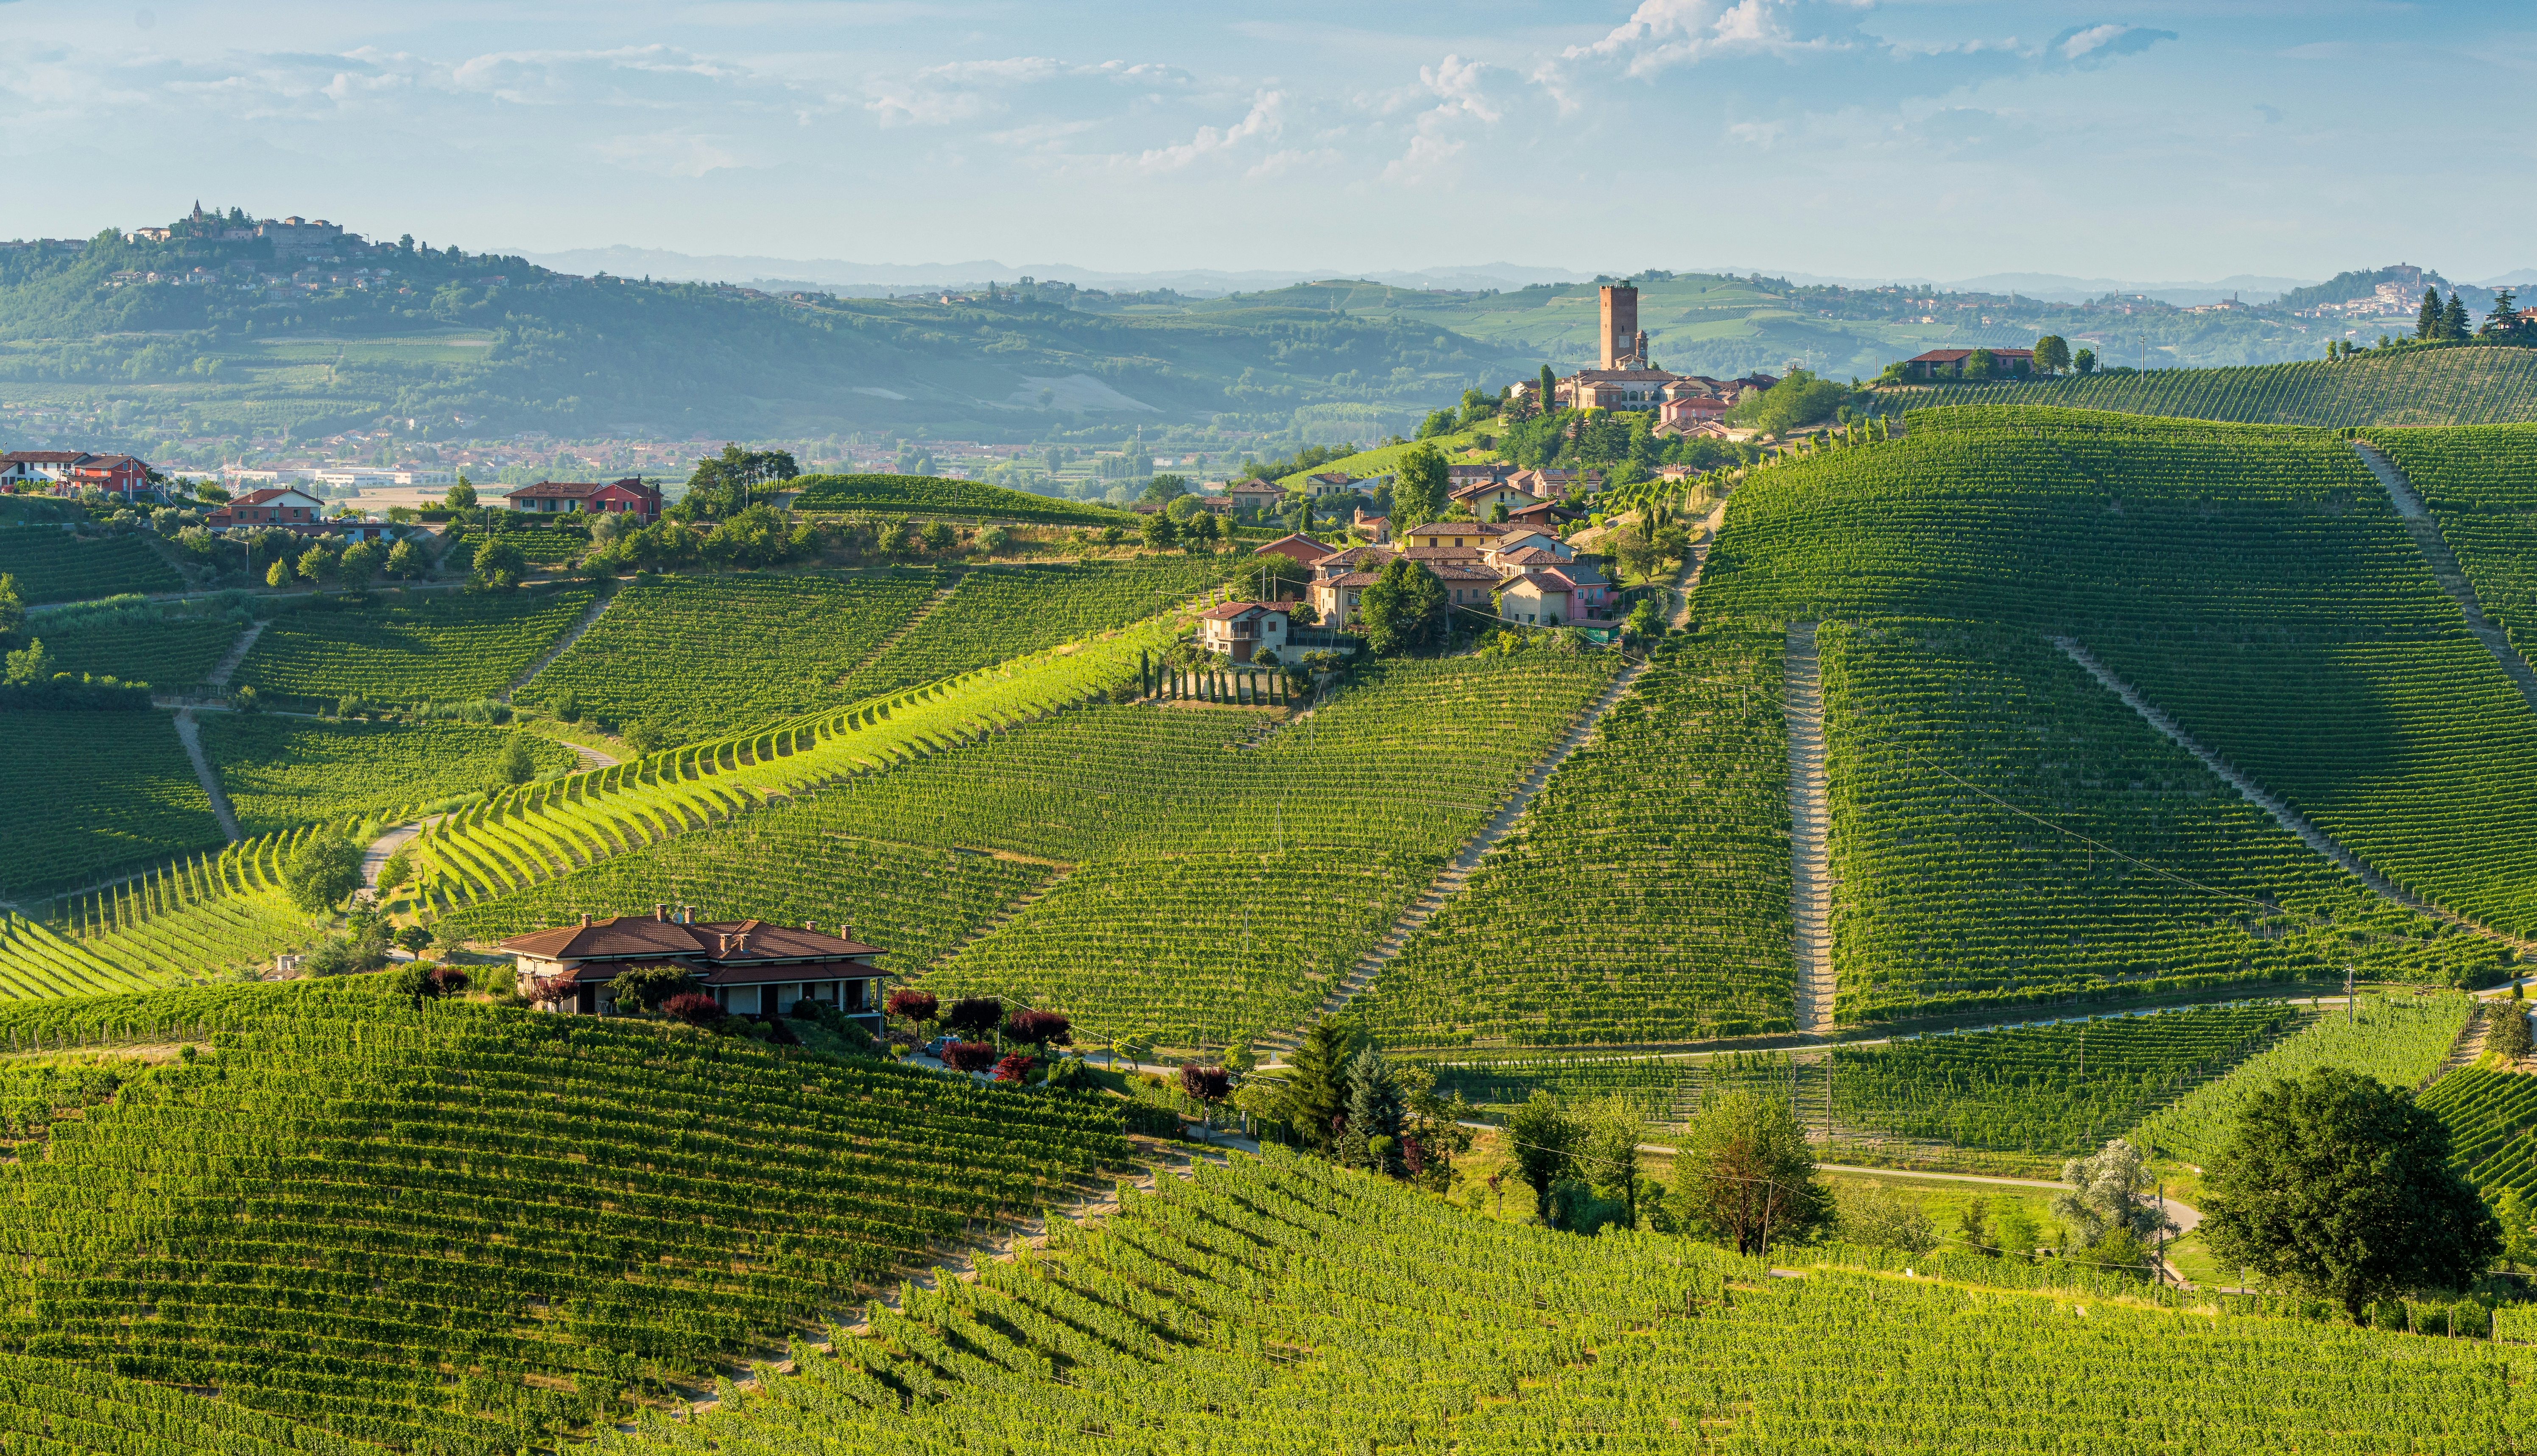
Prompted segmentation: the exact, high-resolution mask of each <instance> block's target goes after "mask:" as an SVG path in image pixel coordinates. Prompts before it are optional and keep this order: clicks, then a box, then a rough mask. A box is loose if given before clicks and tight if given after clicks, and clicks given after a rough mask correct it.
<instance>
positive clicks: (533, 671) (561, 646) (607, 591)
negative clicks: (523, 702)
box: [497, 578, 617, 767]
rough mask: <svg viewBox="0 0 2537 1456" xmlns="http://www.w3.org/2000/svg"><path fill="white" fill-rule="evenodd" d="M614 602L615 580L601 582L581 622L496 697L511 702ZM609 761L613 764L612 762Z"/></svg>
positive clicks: (557, 639)
mask: <svg viewBox="0 0 2537 1456" xmlns="http://www.w3.org/2000/svg"><path fill="white" fill-rule="evenodd" d="M616 600H617V586H616V581H615V579H614V578H611V579H609V580H607V581H604V582H602V583H601V584H600V588H599V598H598V600H597V601H593V602H591V603H590V609H589V610H587V611H584V612H583V613H582V614H581V620H580V621H577V622H575V623H573V624H572V625H571V626H570V627H567V628H565V629H564V634H563V635H562V636H561V637H558V638H556V639H555V640H554V645H553V646H552V647H550V648H548V649H547V650H546V651H545V652H543V653H540V654H539V655H538V660H537V661H536V662H534V663H531V664H530V665H529V670H527V671H526V672H523V673H521V674H520V675H519V676H517V677H514V678H512V679H511V684H510V686H508V687H505V688H503V689H502V691H501V692H500V693H499V694H498V695H497V696H499V697H500V699H501V700H502V701H503V702H505V703H507V702H509V701H511V694H513V693H515V692H518V691H519V690H520V689H522V688H524V687H527V686H528V685H529V684H530V682H532V681H533V680H535V679H536V677H537V675H538V674H539V673H541V672H544V671H545V670H547V668H548V667H549V666H551V665H553V663H554V660H555V659H557V658H559V657H562V656H563V655H564V653H565V651H566V650H567V649H569V648H570V647H571V646H572V645H573V644H574V643H576V642H579V641H580V640H581V634H583V633H584V632H587V631H589V630H590V629H591V628H592V627H594V626H596V625H598V622H599V618H600V616H601V615H602V614H603V613H605V612H606V611H607V610H608V605H609V603H610V602H612V601H616ZM611 761H612V762H614V760H611ZM603 767H604V765H603Z"/></svg>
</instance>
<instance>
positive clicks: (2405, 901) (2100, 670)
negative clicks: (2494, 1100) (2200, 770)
mask: <svg viewBox="0 0 2537 1456" xmlns="http://www.w3.org/2000/svg"><path fill="white" fill-rule="evenodd" d="M2052 645H2053V646H2055V647H2058V648H2059V649H2061V651H2062V652H2063V653H2065V654H2066V655H2068V657H2069V659H2070V661H2072V662H2074V663H2077V664H2078V665H2080V666H2082V667H2085V668H2087V669H2088V674H2089V675H2090V676H2092V677H2094V678H2096V679H2097V681H2099V682H2100V683H2103V684H2104V685H2105V686H2106V687H2107V688H2108V689H2109V690H2111V691H2112V692H2113V693H2114V696H2116V697H2118V698H2121V699H2122V700H2123V702H2124V703H2125V704H2126V705H2128V706H2129V707H2130V708H2131V710H2132V711H2133V712H2134V713H2137V714H2139V715H2140V716H2141V718H2142V719H2143V720H2144V721H2145V722H2147V723H2148V724H2149V726H2150V727H2152V728H2156V729H2158V730H2159V731H2160V732H2162V733H2165V734H2167V736H2168V737H2169V738H2171V739H2173V740H2174V741H2175V743H2176V745H2177V746H2178V747H2179V748H2181V749H2183V750H2184V751H2185V752H2187V753H2190V754H2192V755H2193V756H2194V757H2195V758H2198V759H2200V760H2201V761H2202V766H2203V767H2204V768H2207V769H2209V770H2210V771H2211V772H2213V773H2215V774H2217V775H2219V776H2220V777H2221V778H2222V779H2224V780H2226V781H2228V784H2229V787H2230V788H2232V789H2235V790H2237V791H2239V792H2240V793H2242V794H2244V795H2245V797H2246V801H2247V802H2248V803H2251V804H2253V805H2255V806H2256V807H2257V808H2259V809H2262V810H2263V811H2264V812H2265V813H2267V814H2270V815H2272V816H2273V820H2274V822H2275V823H2278V824H2279V825H2281V826H2282V827H2283V828H2284V829H2287V830H2289V831H2290V832H2291V833H2293V834H2295V835H2298V836H2299V838H2300V840H2301V842H2302V843H2304V844H2306V845H2307V846H2308V847H2309V849H2311V850H2314V851H2316V852H2317V853H2318V854H2320V855H2324V856H2325V857H2327V858H2328V859H2331V860H2333V861H2334V862H2335V863H2337V864H2339V865H2341V866H2343V868H2344V869H2345V870H2346V871H2348V872H2349V873H2350V874H2351V875H2352V876H2353V877H2354V878H2355V879H2358V880H2360V881H2361V882H2362V883H2363V884H2365V885H2368V886H2369V887H2370V888H2371V890H2372V891H2373V892H2374V893H2375V894H2377V895H2378V896H2380V897H2381V898H2383V899H2386V900H2391V901H2393V902H2395V903H2396V904H2398V905H2401V906H2404V907H2405V908H2406V909H2408V910H2412V911H2417V912H2420V913H2421V914H2423V915H2427V916H2431V917H2433V918H2436V919H2439V920H2445V921H2447V922H2448V923H2449V924H2452V925H2456V926H2458V927H2459V928H2461V929H2465V930H2471V931H2473V932H2474V933H2476V934H2478V935H2481V936H2483V937H2484V938H2486V939H2488V940H2495V941H2499V942H2501V943H2502V944H2504V945H2507V946H2510V947H2511V948H2513V949H2515V950H2523V951H2537V941H2528V940H2521V939H2519V938H2517V937H2515V936H2510V935H2504V934H2503V933H2502V932H2501V931H2499V930H2495V929H2492V928H2490V927H2489V926H2485V925H2479V924H2477V923H2476V922H2475V921H2473V920H2470V919H2468V918H2465V917H2463V916H2460V915H2458V914H2456V913H2455V912H2452V911H2447V910H2443V909H2441V908H2440V907H2439V906H2437V905H2434V904H2432V903H2431V902H2430V901H2428V900H2424V899H2421V898H2419V897H2417V896H2415V895H2414V894H2413V893H2411V892H2410V891H2407V890H2404V889H2402V888H2400V887H2398V886H2397V885H2396V884H2395V883H2394V882H2392V881H2390V880H2389V879H2388V878H2387V877H2386V876H2385V875H2382V874H2380V873H2379V872H2378V871H2376V870H2374V869H2372V868H2371V867H2370V866H2369V865H2368V864H2365V863H2363V862H2362V860H2361V856H2360V855H2355V854H2353V853H2352V852H2351V851H2350V850H2347V849H2345V848H2344V847H2343V846H2342V845H2340V844H2338V843H2336V842H2335V840H2334V839H2333V838H2332V837H2331V836H2329V835H2327V834H2326V832H2325V831H2324V830H2322V829H2319V828H2317V827H2316V826H2315V825H2313V824H2310V823H2309V821H2308V817H2307V816H2306V815H2304V814H2302V813H2301V812H2300V811H2299V810H2297V809H2294V808H2292V807H2291V806H2290V804H2289V803H2288V802H2286V801H2285V800H2283V799H2282V798H2281V797H2280V796H2278V795H2276V794H2274V793H2271V792H2268V791H2265V790H2264V789H2263V788H2262V787H2261V786H2259V785H2257V784H2256V783H2255V781H2254V780H2252V779H2249V778H2247V777H2246V776H2245V775H2244V774H2242V773H2240V772H2238V770H2237V768H2236V767H2235V766H2234V765H2232V764H2231V763H2230V762H2229V761H2228V760H2226V759H2224V758H2222V757H2221V756H2220V755H2219V754H2217V753H2214V752H2212V751H2211V750H2210V749H2208V748H2206V747H2204V746H2203V745H2202V743H2201V742H2200V740H2198V739H2196V738H2195V737H2194V736H2193V735H2192V734H2191V733H2188V732H2186V731H2185V730H2184V728H2183V725H2181V724H2179V723H2178V722H2177V721H2176V720H2175V719H2173V718H2170V717H2169V716H2168V715H2167V714H2166V713H2165V712H2164V711H2163V710H2161V709H2160V708H2159V707H2158V705H2157V704H2155V703H2152V702H2150V701H2149V700H2148V699H2147V698H2144V697H2142V696H2141V694H2140V690H2139V689H2137V688H2135V687H2133V686H2132V685H2131V684H2130V683H2128V682H2125V681H2124V680H2123V679H2121V678H2119V677H2117V676H2115V675H2114V670H2113V669H2112V668H2110V667H2108V666H2107V665H2105V664H2103V663H2100V662H2098V661H2097V659H2096V655H2095V654H2093V653H2091V652H2089V651H2088V649H2087V648H2085V647H2083V646H2081V645H2080V644H2079V642H2078V641H2077V639H2075V638H2070V637H2055V638H2053V639H2052Z"/></svg>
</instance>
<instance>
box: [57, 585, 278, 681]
mask: <svg viewBox="0 0 2537 1456" xmlns="http://www.w3.org/2000/svg"><path fill="white" fill-rule="evenodd" d="M246 626H247V623H246V617H245V612H244V611H243V609H239V610H236V611H234V612H233V613H227V614H223V615H219V616H206V615H202V614H200V613H194V612H179V611H174V610H170V609H167V608H152V607H146V606H136V607H129V608H124V609H121V610H112V609H104V608H94V609H93V608H87V607H70V608H66V609H64V610H62V611H58V612H49V611H48V612H46V613H44V614H43V615H42V616H39V617H36V618H34V619H33V620H32V621H30V622H29V623H28V624H27V628H26V632H25V635H27V636H31V637H35V638H40V639H41V640H42V642H43V644H44V651H45V653H46V654H47V655H48V656H50V657H51V658H52V659H53V662H54V670H55V671H57V672H84V673H91V674H94V675H96V676H98V677H106V676H113V677H120V678H122V679H123V680H124V681H126V682H146V683H148V684H150V685H151V686H152V687H154V688H156V689H158V690H159V691H160V692H163V693H177V692H183V691H185V690H186V689H188V688H192V687H196V686H199V685H200V684H201V683H202V681H203V680H204V679H205V678H207V677H209V676H211V674H212V669H213V668H215V667H217V666H219V665H220V662H221V659H222V658H223V657H225V656H227V655H228V650H229V649H230V648H231V647H232V646H234V645H235V644H236V642H237V639H238V634H239V633H241V632H243V631H245V630H246Z"/></svg>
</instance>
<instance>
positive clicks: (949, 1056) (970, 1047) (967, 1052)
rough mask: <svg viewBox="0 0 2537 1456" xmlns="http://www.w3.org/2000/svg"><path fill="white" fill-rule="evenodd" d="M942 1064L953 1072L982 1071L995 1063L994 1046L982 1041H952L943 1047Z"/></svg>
mask: <svg viewBox="0 0 2537 1456" xmlns="http://www.w3.org/2000/svg"><path fill="white" fill-rule="evenodd" d="M995 1064H996V1048H995V1047H993V1046H991V1045H988V1044H986V1043H984V1042H954V1043H952V1044H951V1045H948V1046H945V1047H943V1065H944V1066H946V1067H949V1068H950V1069H951V1070H953V1071H955V1072H983V1071H985V1070H986V1069H987V1068H989V1067H991V1066H994V1065H995Z"/></svg>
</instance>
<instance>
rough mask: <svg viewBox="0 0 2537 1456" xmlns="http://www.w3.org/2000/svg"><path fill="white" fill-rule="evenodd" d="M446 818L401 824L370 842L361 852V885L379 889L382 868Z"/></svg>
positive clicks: (440, 816) (436, 815) (435, 816)
mask: <svg viewBox="0 0 2537 1456" xmlns="http://www.w3.org/2000/svg"><path fill="white" fill-rule="evenodd" d="M444 817H446V816H444V815H440V814H434V815H432V816H431V817H429V818H427V819H417V820H415V821H414V822H413V823H411V824H399V825H397V826H396V827H395V828H393V829H390V830H388V831H387V832H386V833H384V834H382V835H380V836H379V837H378V838H377V839H374V840H372V841H370V843H369V847H368V848H367V849H364V850H363V851H361V883H362V884H364V885H367V886H369V887H370V888H371V889H372V890H376V889H377V888H378V887H379V869H380V866H382V865H384V864H386V863H387V862H388V860H389V858H390V857H391V856H393V855H395V854H396V852H397V851H399V850H402V849H404V848H405V847H406V846H408V845H410V844H412V843H414V840H415V836H417V835H419V834H421V833H423V831H424V830H425V829H428V828H430V827H431V826H432V825H434V824H437V823H439V822H440V821H441V819H443V818H444Z"/></svg>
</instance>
